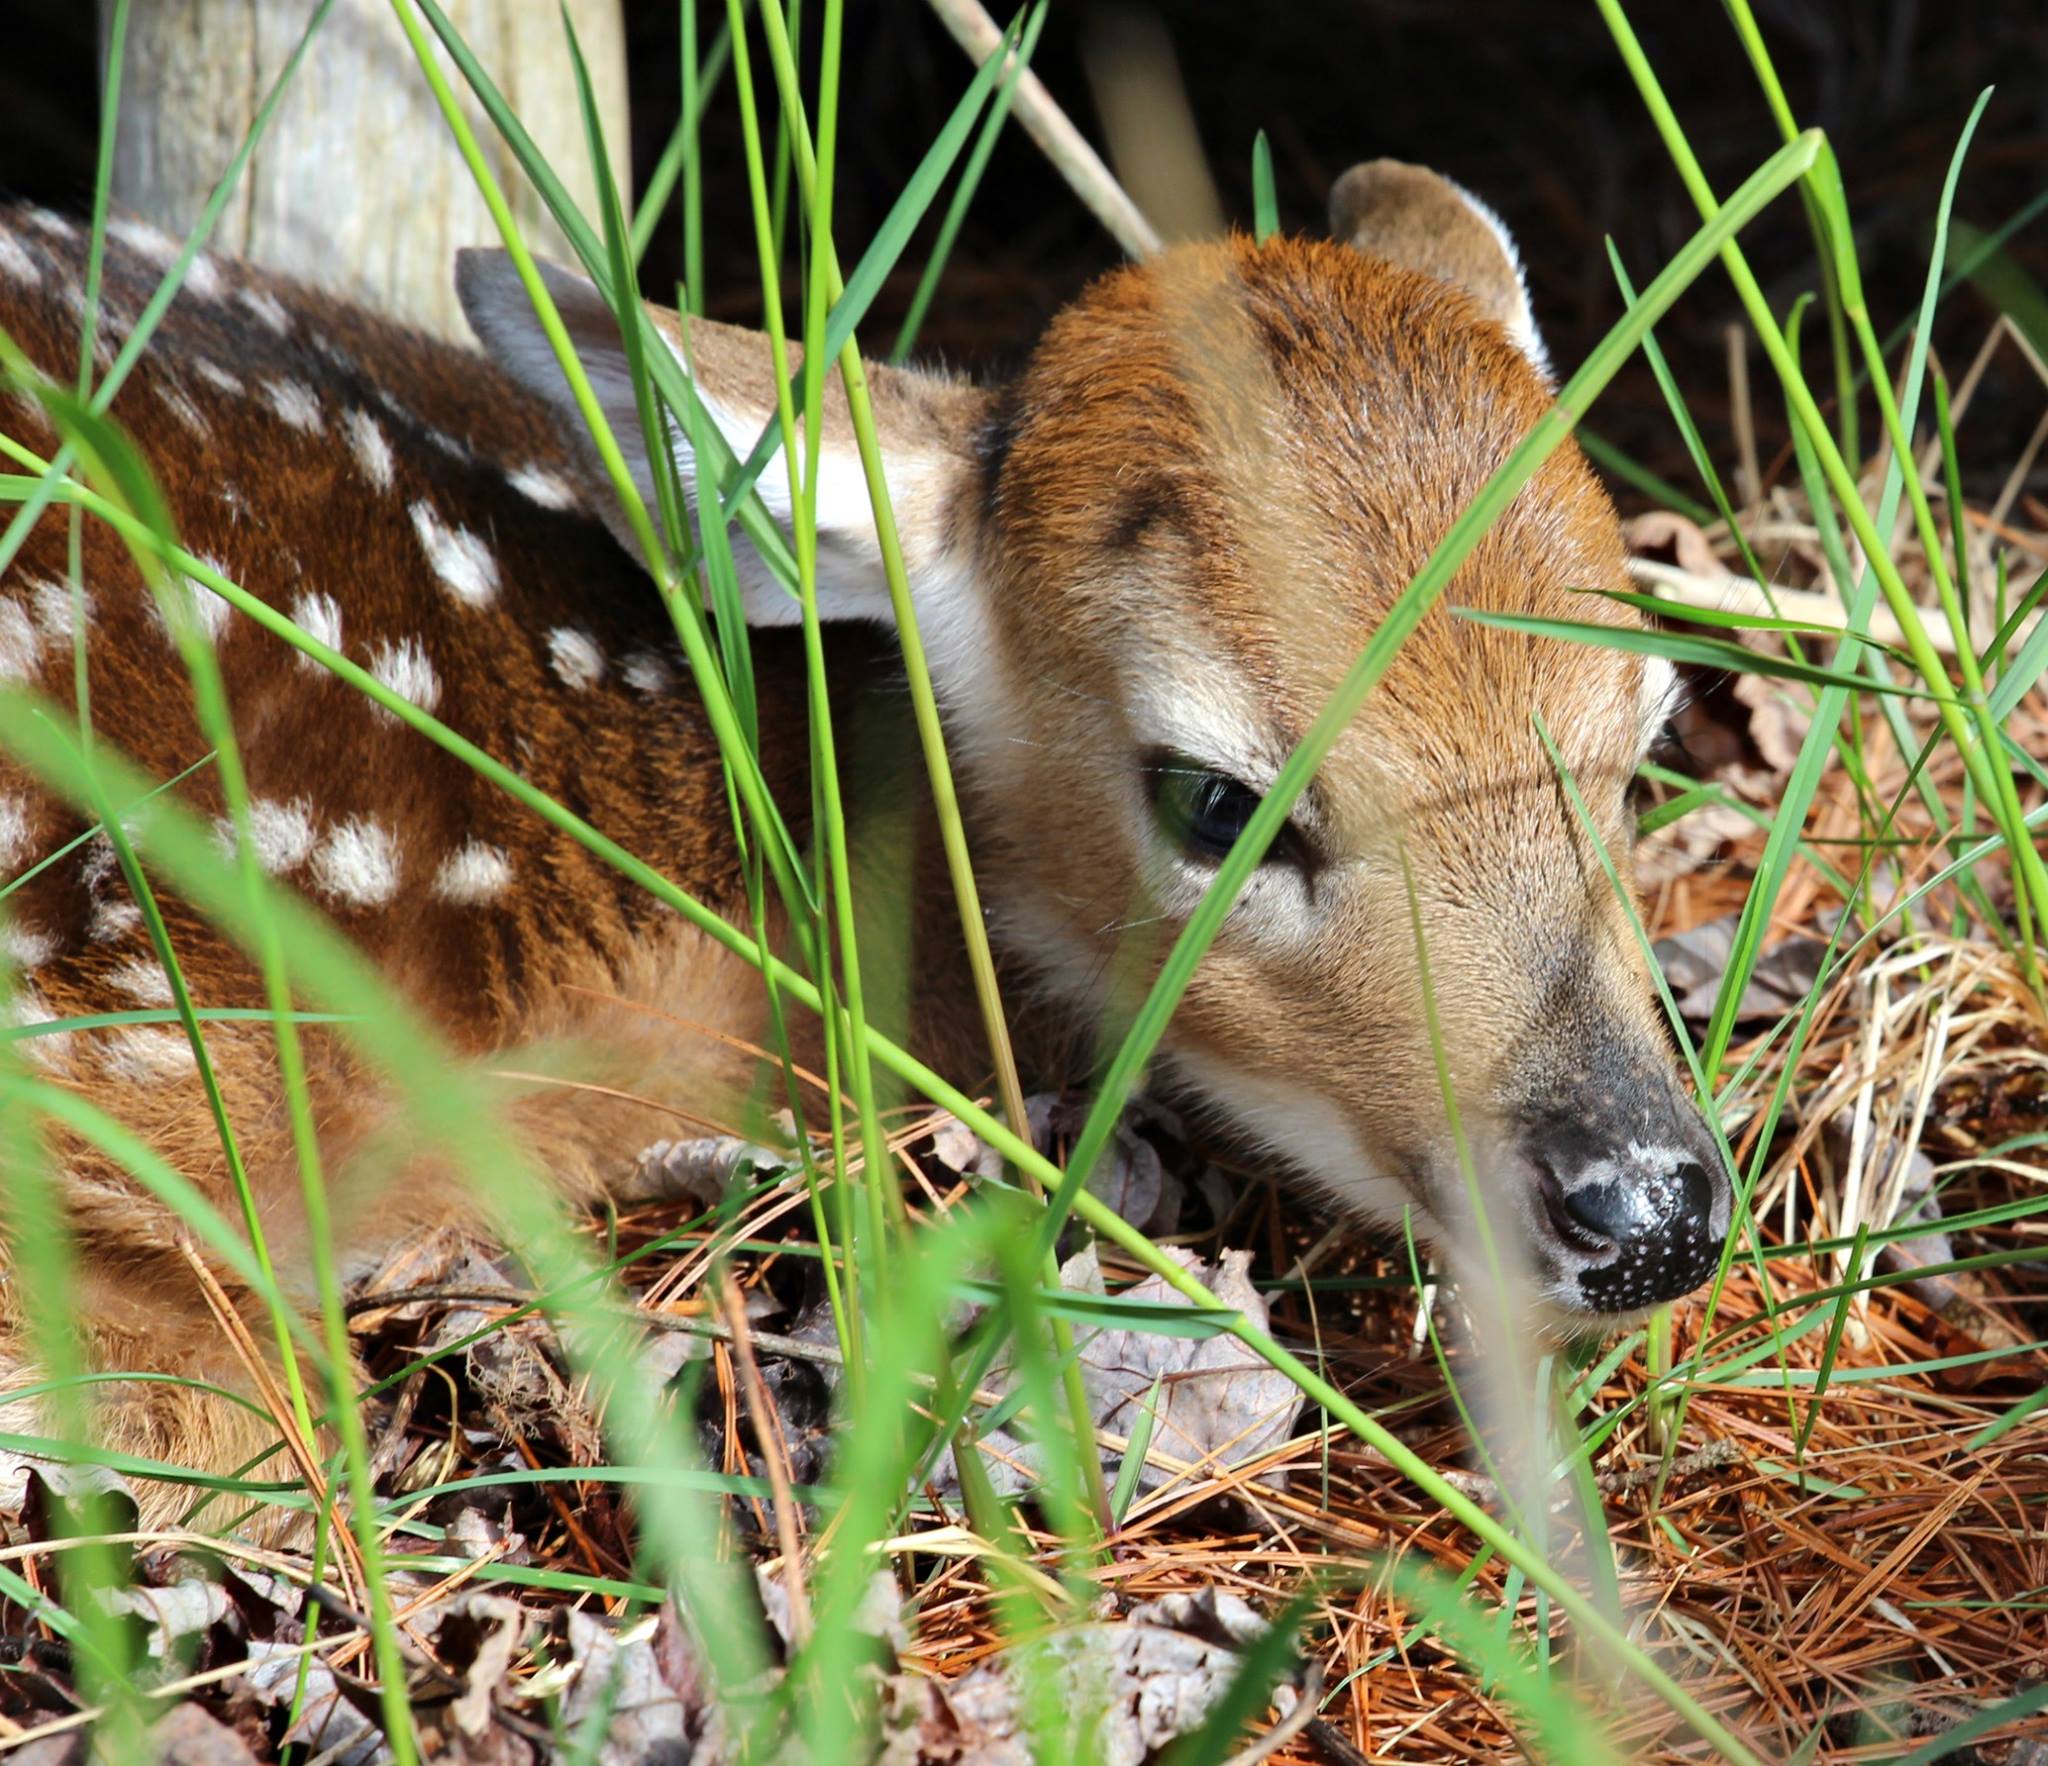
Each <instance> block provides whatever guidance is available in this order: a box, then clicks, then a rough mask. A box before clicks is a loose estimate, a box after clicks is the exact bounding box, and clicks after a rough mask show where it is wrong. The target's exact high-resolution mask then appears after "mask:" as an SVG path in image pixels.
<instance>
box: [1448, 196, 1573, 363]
mask: <svg viewBox="0 0 2048 1766" xmlns="http://www.w3.org/2000/svg"><path fill="white" fill-rule="evenodd" d="M1444 182H1445V183H1446V184H1448V185H1450V187H1451V188H1452V189H1453V190H1455V191H1456V192H1457V193H1458V194H1459V195H1460V196H1461V197H1463V198H1464V199H1465V206H1466V207H1467V208H1469V209H1470V210H1471V211H1472V212H1473V213H1474V214H1475V215H1477V216H1478V217H1479V219H1480V220H1482V221H1484V222H1485V223H1486V229H1487V231H1488V232H1489V233H1491V234H1492V235H1493V236H1494V238H1495V239H1496V240H1498V241H1499V242H1500V255H1501V256H1502V257H1504V258H1506V259H1507V262H1508V268H1509V269H1510V270H1511V271H1512V272H1513V273H1514V278H1515V292H1516V294H1517V295H1518V296H1520V299H1519V301H1518V303H1517V306H1516V310H1514V311H1512V312H1510V313H1509V314H1507V315H1506V316H1505V317H1504V318H1503V320H1502V323H1503V324H1504V325H1505V326H1506V327H1507V333H1508V337H1509V339H1510V340H1511V341H1512V342H1513V343H1514V346H1515V348H1517V349H1518V350H1520V351H1521V352H1522V354H1523V355H1525V356H1527V357H1528V358H1529V360H1530V361H1531V362H1533V363H1534V364H1535V365H1536V372H1537V373H1539V374H1541V375H1542V376H1543V378H1544V379H1545V380H1548V381H1550V382H1552V383H1553V384H1554V383H1555V382H1556V379H1557V376H1556V374H1555V372H1554V371H1553V370H1552V368H1551V366H1550V351H1549V350H1548V349H1547V348H1546V347H1545V346H1544V342H1543V334H1542V333H1541V332H1540V331H1538V330H1537V329H1536V313H1535V309H1534V308H1532V307H1531V306H1530V305H1529V278H1528V276H1527V275H1526V274H1525V273H1524V271H1523V269H1522V253H1521V248H1520V247H1519V246H1517V245H1516V244H1515V236H1514V235H1513V234H1512V233H1510V232H1509V231H1508V224H1507V222H1505V221H1503V220H1502V219H1501V218H1500V216H1499V215H1498V214H1497V213H1496V212H1495V211H1494V209H1493V206H1492V205H1491V204H1490V203H1485V202H1482V201H1480V200H1479V198H1478V197H1476V196H1474V195H1473V194H1472V192H1471V191H1469V190H1467V189H1466V188H1465V186H1464V185H1462V184H1460V183H1459V182H1458V181H1457V179H1455V178H1446V179H1445V180H1444Z"/></svg>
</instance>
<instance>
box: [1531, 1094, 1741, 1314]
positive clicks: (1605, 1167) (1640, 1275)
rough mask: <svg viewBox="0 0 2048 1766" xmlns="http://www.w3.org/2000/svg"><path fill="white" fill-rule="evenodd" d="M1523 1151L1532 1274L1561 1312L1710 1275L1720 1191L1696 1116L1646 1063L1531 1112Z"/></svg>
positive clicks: (1611, 1308)
mask: <svg viewBox="0 0 2048 1766" xmlns="http://www.w3.org/2000/svg"><path fill="white" fill-rule="evenodd" d="M1524 1162H1525V1163H1526V1165H1527V1167H1528V1173H1529V1184H1530V1188H1531V1190H1532V1191H1533V1194H1532V1196H1531V1197H1530V1205H1529V1207H1528V1209H1527V1218H1528V1219H1529V1221H1530V1224H1531V1231H1530V1233H1529V1240H1530V1244H1531V1246H1532V1249H1533V1252H1534V1255H1535V1261H1536V1265H1537V1268H1536V1271H1535V1273H1536V1275H1537V1278H1538V1280H1539V1282H1540V1284H1541V1287H1542V1289H1543V1292H1544V1295H1545V1297H1546V1299H1548V1300H1549V1301H1550V1303H1551V1304H1552V1305H1553V1306H1554V1307H1555V1308H1557V1309H1558V1310H1559V1311H1561V1312H1563V1313H1566V1314H1589V1315H1593V1316H1599V1317H1613V1316H1615V1315H1618V1314H1627V1313H1634V1312H1640V1311H1642V1310H1643V1309H1644V1308H1646V1307H1650V1306H1655V1305H1658V1304H1660V1303H1661V1302H1663V1301H1666V1300H1676V1299H1678V1298H1680V1297H1681V1296H1682V1295H1685V1294H1689V1293H1691V1292H1692V1291H1693V1289H1695V1288H1697V1287H1699V1286H1700V1285H1701V1283H1703V1282H1705V1281H1706V1280H1707V1278H1708V1277H1709V1276H1710V1275H1712V1274H1713V1271H1714V1266H1715V1263H1716V1262H1717V1261H1718V1259H1719V1257H1720V1251H1721V1241H1722V1238H1723V1236H1724V1235H1725V1234H1726V1232H1727V1228H1728V1213H1729V1205H1730V1193H1729V1187H1728V1180H1727V1176H1726V1172H1725V1170H1724V1168H1723V1166H1722V1164H1721V1160H1720V1156H1719V1154H1718V1153H1717V1151H1716V1149H1715V1147H1714V1145H1713V1141H1712V1139H1711V1137H1710V1136H1709V1135H1708V1133H1707V1128H1706V1124H1705V1123H1704V1122H1702V1121H1701V1120H1700V1117H1699V1113H1698V1112H1697V1111H1696V1110H1695V1109H1694V1108H1693V1107H1692V1105H1691V1103H1690V1102H1688V1101H1687V1100H1686V1099H1685V1098H1684V1097H1683V1096H1681V1095H1680V1094H1679V1093H1678V1092H1677V1091H1676V1090H1675V1089H1674V1088H1673V1087H1672V1085H1671V1083H1670V1081H1669V1079H1668V1078H1666V1077H1665V1076H1664V1075H1663V1074H1662V1073H1661V1072H1658V1071H1656V1070H1654V1069H1652V1070H1650V1071H1647V1072H1645V1073H1644V1074H1643V1075H1642V1076H1641V1078H1640V1080H1639V1081H1638V1083H1637V1084H1635V1085H1634V1086H1631V1087H1629V1088H1628V1089H1627V1090H1625V1091H1621V1092H1617V1091H1615V1090H1613V1089H1611V1088H1608V1087H1601V1088H1599V1089H1597V1090H1594V1091H1592V1092H1591V1093H1590V1094H1587V1093H1581V1094H1579V1095H1577V1096H1574V1097H1571V1098H1567V1099H1564V1100H1561V1101H1560V1102H1559V1103H1558V1104H1557V1106H1556V1107H1554V1108H1553V1109H1551V1110H1549V1111H1546V1112H1543V1113H1541V1114H1539V1115H1537V1116H1536V1117H1535V1118H1534V1119H1533V1121H1532V1123H1531V1126H1530V1128H1529V1130H1528V1132H1527V1135H1526V1140H1525V1153H1524Z"/></svg>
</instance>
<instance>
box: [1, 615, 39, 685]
mask: <svg viewBox="0 0 2048 1766" xmlns="http://www.w3.org/2000/svg"><path fill="white" fill-rule="evenodd" d="M42 660H43V640H42V635H41V634H40V633H39V632H37V630H36V627H35V622H34V621H33V620H32V619H30V618H29V616H28V609H27V608H26V607H24V606H22V604H21V603H20V602H19V601H0V681H28V680H33V679H35V677H36V675H37V673H38V672H39V671H40V668H41V664H42Z"/></svg>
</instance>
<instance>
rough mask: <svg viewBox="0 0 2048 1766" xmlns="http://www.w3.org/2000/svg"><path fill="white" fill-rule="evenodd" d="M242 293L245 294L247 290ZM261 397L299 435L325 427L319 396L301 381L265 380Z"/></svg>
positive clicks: (308, 433) (313, 432)
mask: <svg viewBox="0 0 2048 1766" xmlns="http://www.w3.org/2000/svg"><path fill="white" fill-rule="evenodd" d="M242 292H243V293H244V294H246V293H247V292H248V290H247V289H244V290H243V291H242ZM263 397H264V400H265V402H266V403H267V404H268V405H269V406H270V408H271V409H272V410H273V411H275V412H276V413H277V420H278V421H279V422H280V423H284V424H289V425H290V426H291V427H292V428H293V429H296V430H297V431H299V433H300V434H301V435H318V434H319V433H320V431H321V430H322V429H323V428H325V427H326V420H325V418H323V417H322V416H321V414H320V396H319V394H317V393H316V392H314V390H313V389H312V388H311V387H310V386H308V385H307V384H306V383H305V382H304V381H303V380H293V379H290V378H289V377H286V378H281V379H277V380H266V381H265V382H264V383H263Z"/></svg>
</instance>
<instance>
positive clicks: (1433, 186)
mask: <svg viewBox="0 0 2048 1766" xmlns="http://www.w3.org/2000/svg"><path fill="white" fill-rule="evenodd" d="M1330 234H1331V237H1333V238H1335V239H1340V240H1343V241H1345V242H1346V243H1348V244H1350V245H1353V246H1355V247H1357V249H1358V250H1360V251H1365V252H1371V253H1372V254H1373V255H1374V256H1375V257H1383V258H1387V259H1389V260H1391V261H1392V262H1394V263H1397V264H1400V265H1402V266H1403V267H1404V268H1406V269H1410V270H1420V271H1421V272H1422V273H1423V274H1424V275H1427V276H1434V277H1436V278H1437V279H1438V280H1439V281H1443V282H1448V283H1450V284H1451V286H1452V287H1453V288H1461V289H1463V290H1464V291H1465V293H1467V294H1469V295H1470V296H1471V297H1472V298H1473V299H1474V300H1475V301H1477V302H1478V303H1479V306H1480V309H1481V310H1482V311H1483V312H1484V313H1485V314H1486V316H1487V317H1488V318H1489V319H1496V320H1498V321H1499V322H1500V323H1501V325H1502V326H1503V327H1505V329H1506V331H1507V334H1508V336H1509V338H1510V339H1511V340H1512V341H1513V343H1514V345H1515V347H1516V348H1517V349H1519V350H1520V351H1521V352H1522V354H1523V355H1525V356H1527V357H1528V358H1529V360H1530V361H1531V362H1533V363H1535V365H1536V367H1537V370H1538V371H1539V372H1540V373H1541V374H1542V375H1543V376H1544V378H1545V379H1548V378H1549V377H1550V356H1549V352H1548V351H1546V350H1545V349H1544V347H1543V339H1542V338H1541V337H1540V336H1539V335H1538V334H1537V331H1536V320H1535V316H1534V315H1533V314H1532V313H1531V312H1530V311H1529V290H1528V287H1527V285H1526V284H1525V283H1524V282H1523V280H1522V258H1521V254H1520V253H1519V252H1518V251H1516V250H1515V242H1514V240H1513V238H1511V237H1510V236H1509V233H1508V230H1507V228H1506V226H1505V225H1503V224H1502V221H1501V218H1500V216H1498V215H1497V214H1495V213H1494V212H1493V210H1492V209H1490V208H1488V207H1487V206H1486V204H1485V203H1483V202H1481V201H1480V200H1479V198H1478V197H1476V196H1474V195H1473V194H1472V193H1471V191H1469V190H1467V189H1466V188H1465V187H1464V186H1463V185H1461V184H1455V183H1453V182H1452V181H1451V180H1450V179H1449V178H1446V177H1444V176H1443V175H1442V174H1441V173H1439V172H1432V171H1430V170H1428V169H1427V168H1426V167H1423V166H1411V165H1404V164H1402V162H1401V161H1399V160H1397V159H1375V160H1369V161H1367V162H1366V163H1365V164H1364V165H1357V166H1353V167H1352V168H1351V170H1350V171H1348V172H1346V173H1345V174H1344V175H1343V176H1342V177H1341V178H1339V179H1338V180H1337V182H1336V183H1335V184H1333V185H1331V186H1330Z"/></svg>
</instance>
